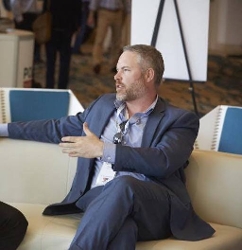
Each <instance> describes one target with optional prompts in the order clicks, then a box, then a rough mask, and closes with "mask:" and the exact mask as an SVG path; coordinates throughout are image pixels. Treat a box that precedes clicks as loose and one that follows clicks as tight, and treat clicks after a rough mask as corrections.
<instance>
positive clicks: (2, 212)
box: [0, 202, 28, 250]
mask: <svg viewBox="0 0 242 250" xmlns="http://www.w3.org/2000/svg"><path fill="white" fill-rule="evenodd" d="M27 226H28V222H27V220H26V219H25V217H24V215H23V214H22V213H21V212H20V211H19V210H17V209H16V208H14V207H12V206H9V205H7V204H5V203H3V202H0V250H16V249H17V247H18V246H19V244H20V243H21V241H22V240H23V238H24V235H25V233H26V230H27Z"/></svg>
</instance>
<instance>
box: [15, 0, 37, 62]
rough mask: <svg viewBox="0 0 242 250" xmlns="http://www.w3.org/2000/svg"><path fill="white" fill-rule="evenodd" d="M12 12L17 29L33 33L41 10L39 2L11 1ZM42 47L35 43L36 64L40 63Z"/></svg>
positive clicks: (33, 0)
mask: <svg viewBox="0 0 242 250" xmlns="http://www.w3.org/2000/svg"><path fill="white" fill-rule="evenodd" d="M11 10H12V13H13V18H14V23H15V28H16V29H21V30H28V31H32V32H33V28H32V25H33V22H34V21H35V19H36V18H37V17H38V15H39V13H40V11H41V10H39V8H38V4H37V0H11ZM41 61H42V60H41V57H40V45H39V44H38V43H37V42H35V43H34V63H40V62H41Z"/></svg>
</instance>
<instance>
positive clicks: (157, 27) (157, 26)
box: [151, 0, 198, 115]
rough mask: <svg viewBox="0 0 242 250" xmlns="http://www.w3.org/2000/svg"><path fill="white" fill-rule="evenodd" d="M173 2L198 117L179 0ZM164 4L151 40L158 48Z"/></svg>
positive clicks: (159, 10) (161, 1)
mask: <svg viewBox="0 0 242 250" xmlns="http://www.w3.org/2000/svg"><path fill="white" fill-rule="evenodd" d="M173 1H174V5H175V10H176V16H177V21H178V26H179V31H180V36H181V41H182V47H183V52H184V56H185V61H186V67H187V72H188V76H189V80H188V81H189V84H190V86H189V88H188V90H189V91H190V92H191V96H192V102H193V108H194V112H195V113H196V114H197V115H198V110H197V104H196V98H195V90H194V85H193V79H192V74H191V69H190V63H189V60H188V55H187V49H186V44H185V40H184V35H183V29H182V24H181V19H180V13H179V8H178V5H177V0H173ZM164 3H165V0H160V5H159V9H158V13H157V17H156V22H155V27H154V31H153V36H152V40H151V45H152V46H154V47H155V46H156V42H157V37H158V33H159V28H160V21H161V16H162V12H163V9H164Z"/></svg>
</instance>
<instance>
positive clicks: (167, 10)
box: [131, 0, 209, 81]
mask: <svg viewBox="0 0 242 250" xmlns="http://www.w3.org/2000/svg"><path fill="white" fill-rule="evenodd" d="M159 4H160V0H152V1H148V0H132V14H131V44H151V40H152V35H153V30H154V27H155V22H156V17H157V12H158V9H159ZM177 5H178V10H179V14H180V20H181V26H182V31H183V37H184V41H185V46H186V51H187V57H188V61H189V65H190V70H191V77H192V80H194V81H206V80H207V56H208V27H209V0H177ZM156 48H157V49H158V50H159V51H161V53H162V54H163V57H164V61H165V72H164V78H166V79H180V80H189V74H188V69H187V64H186V60H185V54H184V50H183V46H182V39H181V33H180V30H179V25H178V18H177V14H176V9H175V4H174V1H173V0H166V1H165V3H164V8H163V12H162V16H161V21H160V28H159V33H158V36H157V42H156Z"/></svg>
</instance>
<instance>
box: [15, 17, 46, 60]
mask: <svg viewBox="0 0 242 250" xmlns="http://www.w3.org/2000/svg"><path fill="white" fill-rule="evenodd" d="M37 17H38V14H37V13H23V21H22V22H20V23H18V22H16V20H15V21H14V22H15V28H16V29H21V30H28V31H33V28H32V25H33V22H34V21H35V19H36V18H37ZM40 60H41V58H40V45H39V44H38V43H37V42H34V61H35V62H38V61H40Z"/></svg>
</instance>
